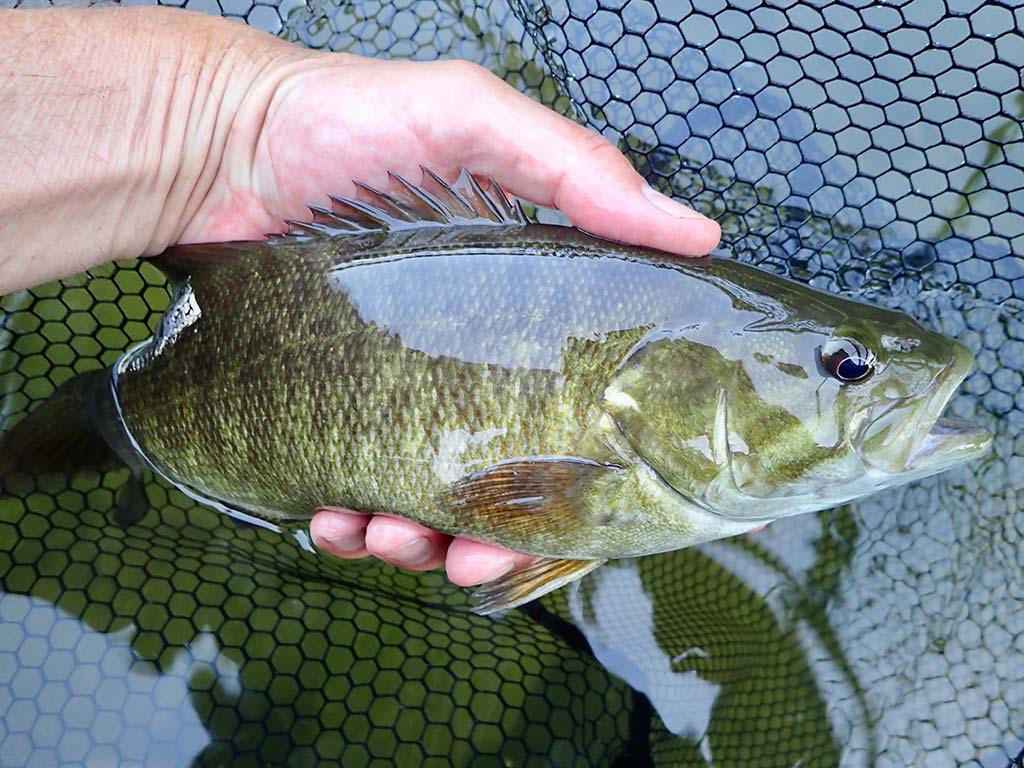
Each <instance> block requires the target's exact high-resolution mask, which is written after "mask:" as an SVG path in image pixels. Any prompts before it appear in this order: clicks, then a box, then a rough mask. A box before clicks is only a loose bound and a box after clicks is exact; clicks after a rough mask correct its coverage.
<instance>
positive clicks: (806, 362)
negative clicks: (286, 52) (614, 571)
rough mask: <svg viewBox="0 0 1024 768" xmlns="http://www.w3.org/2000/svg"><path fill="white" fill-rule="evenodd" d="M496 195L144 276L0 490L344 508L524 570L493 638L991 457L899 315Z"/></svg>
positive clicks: (933, 353)
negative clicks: (767, 530)
mask: <svg viewBox="0 0 1024 768" xmlns="http://www.w3.org/2000/svg"><path fill="white" fill-rule="evenodd" d="M486 184H487V188H486V189H485V187H484V186H483V183H482V182H481V181H478V180H477V178H476V177H475V176H474V175H473V174H472V173H470V172H469V171H468V170H466V169H462V170H461V172H460V174H459V175H458V177H457V178H456V179H455V180H454V181H451V182H448V181H446V180H444V179H442V178H441V177H440V176H438V175H436V174H434V173H433V172H431V171H430V170H429V169H426V168H424V169H423V180H422V182H420V183H418V184H414V183H412V182H410V181H408V180H406V179H405V178H403V177H401V176H399V175H397V174H389V181H388V184H387V185H385V187H384V189H377V188H374V187H372V186H370V185H368V184H364V183H361V182H356V183H355V187H356V190H357V191H356V193H355V194H353V195H352V196H350V197H331V198H330V200H331V205H330V207H329V208H325V207H319V206H311V207H310V211H311V214H312V220H311V221H306V222H300V221H289V222H288V225H289V229H288V230H287V231H286V232H284V233H282V234H279V235H271V236H268V237H267V239H264V240H253V241H236V242H227V243H208V244H192V245H179V246H174V247H171V248H169V249H168V250H166V251H165V252H164V253H162V254H161V255H159V256H156V257H154V259H153V261H154V263H155V264H156V265H157V267H159V268H160V269H161V270H162V271H163V272H165V273H166V274H167V275H168V277H169V279H170V282H171V285H172V286H173V293H172V301H171V305H170V308H169V309H168V311H167V312H166V314H165V315H164V317H163V318H162V320H161V321H160V323H159V327H158V328H157V329H156V331H155V332H154V334H153V336H152V337H151V338H150V339H148V340H147V341H145V342H143V343H142V344H141V345H139V346H137V347H134V348H132V349H130V350H129V351H127V352H126V353H125V354H124V355H122V356H121V357H120V359H119V360H118V361H117V362H116V364H115V365H114V366H113V367H112V368H111V369H109V370H99V371H90V372H88V373H85V374H80V375H79V376H77V377H75V378H72V379H70V380H69V381H68V382H66V383H65V384H63V385H62V386H61V387H60V388H58V390H57V391H55V393H54V394H53V395H52V396H51V397H50V398H49V399H48V400H47V401H45V402H44V403H43V404H42V405H41V406H40V407H38V408H37V409H36V410H35V411H33V412H32V413H31V414H29V416H28V417H26V418H24V419H23V420H22V421H20V422H18V423H17V424H16V425H15V426H14V427H13V428H12V429H11V430H10V431H8V432H7V434H6V435H4V436H3V438H2V439H0V478H2V480H3V482H4V489H5V491H6V492H10V491H9V489H10V488H12V487H14V486H12V485H11V482H12V480H11V478H17V477H18V476H19V473H21V475H22V476H23V475H24V474H25V473H28V474H29V475H32V474H42V473H48V472H56V473H66V474H74V473H78V472H83V471H91V472H104V471H109V470H110V469H113V468H117V467H124V466H127V467H128V468H130V469H131V470H132V477H133V481H129V483H128V484H127V485H126V486H125V489H123V491H122V497H121V498H119V499H118V507H119V512H118V519H119V522H121V523H122V524H129V523H130V522H131V521H132V520H133V519H137V518H138V517H139V516H140V515H142V514H145V512H146V510H147V509H148V506H149V505H148V501H147V499H146V496H145V490H144V487H143V485H142V482H141V478H142V477H143V474H144V473H145V472H147V471H150V472H155V473H156V474H157V475H159V476H161V477H162V478H164V479H165V480H166V481H168V482H169V483H171V484H173V485H174V486H176V487H178V488H180V489H182V490H183V491H184V492H186V493H187V494H189V495H190V496H192V497H193V498H195V499H198V500H200V501H203V502H206V503H208V504H211V505H213V506H215V507H216V508H218V509H221V510H223V511H225V512H227V513H228V514H231V515H233V516H235V517H238V518H240V519H244V520H247V521H249V522H254V523H256V524H260V525H265V526H268V527H273V528H276V529H279V530H283V531H287V530H302V529H303V528H304V527H305V526H308V521H309V520H310V519H311V517H312V514H313V512H314V510H315V509H317V508H319V507H324V506H333V507H345V508H349V509H354V510H359V511H364V512H374V513H387V514H391V515H397V516H400V517H403V518H407V519H409V520H413V521H416V522H418V523H421V524H423V525H426V526H429V527H431V528H433V529H436V530H439V531H441V532H443V533H446V534H450V535H458V536H465V537H470V538H474V539H478V540H481V541H485V542H490V543H494V544H497V545H500V546H503V547H507V548H509V549H513V550H517V551H520V552H524V553H527V554H531V555H535V556H537V558H538V560H537V561H536V562H535V563H534V564H532V565H530V566H528V567H526V568H525V569H522V570H519V571H517V572H515V573H512V574H508V575H505V576H503V577H501V578H498V579H496V580H494V581H492V582H489V583H487V584H485V585H483V586H482V587H481V588H480V590H479V591H478V592H477V593H476V597H477V600H478V602H477V603H476V605H475V608H474V610H476V611H477V612H478V613H482V614H485V615H486V614H491V613H495V612H498V611H502V610H506V609H508V608H511V607H515V606H518V605H521V604H523V603H525V602H528V601H530V600H533V599H535V598H536V597H539V596H540V595H542V594H545V593H547V592H549V591H551V590H553V589H557V588H559V587H561V586H563V585H565V584H568V583H570V582H572V581H575V580H577V579H579V578H581V577H582V576H584V575H585V574H586V573H588V572H590V571H592V570H593V569H595V568H597V567H599V566H600V565H601V564H603V563H605V562H606V561H608V560H609V559H614V558H627V557H638V556H643V555H650V554H654V553H658V552H665V551H671V550H675V549H680V548H683V547H688V546H692V545H695V544H699V543H702V542H706V541H710V540H714V539H719V538H723V537H727V536H733V535H737V534H742V533H745V532H748V531H751V530H754V529H757V528H759V527H761V526H763V525H765V524H767V523H769V522H771V521H773V520H776V519H779V518H782V517H786V516H790V515H796V514H801V513H809V512H815V511H819V510H823V509H828V508H831V507H835V506H837V505H840V504H844V503H847V502H850V501H853V500H856V499H859V498H862V497H864V496H866V495H869V494H872V493H875V492H878V491H881V490H883V489H886V488H891V487H894V486H898V485H901V484H904V483H908V482H911V481H913V480H917V479H919V478H923V477H926V476H929V475H933V474H935V473H938V472H942V471H944V470H947V469H949V468H951V467H954V466H957V465H960V464H963V463H965V462H969V461H972V460H974V459H977V458H979V457H981V456H983V455H984V454H985V453H986V452H987V451H988V450H989V448H990V446H991V442H992V437H991V435H990V433H989V432H988V431H987V430H986V429H984V428H982V427H980V426H976V425H973V424H970V423H968V422H965V421H961V420H957V419H952V418H946V417H944V416H943V415H942V414H943V412H944V410H945V409H946V406H947V403H948V401H949V400H950V398H951V397H952V396H953V395H954V393H955V392H956V391H957V388H958V387H959V385H960V383H961V382H962V381H963V379H964V378H965V377H966V376H967V374H968V373H969V372H970V370H971V368H972V365H973V356H972V354H971V353H970V351H969V350H968V349H967V348H966V347H965V346H964V345H962V344H960V343H959V342H957V341H955V340H953V339H950V338H947V337H945V336H943V335H941V334H939V333H936V332H934V331H931V330H929V329H927V328H925V327H924V326H922V325H921V324H920V323H918V322H917V321H916V320H915V319H913V318H911V317H910V316H908V315H906V314H904V313H901V312H898V311H894V310H891V309H886V308H883V307H880V306H875V305H871V304H868V303H864V302H861V301H857V300H854V299H850V298H846V297H842V296H838V295H831V294H828V293H825V292H822V291H819V290H816V289H814V288H812V287H809V286H807V285H804V284H800V283H797V282H794V281H792V280H789V279H786V278H784V277H782V276H780V275H777V274H774V273H771V272H768V271H765V270H762V269H759V268H757V267H754V266H750V265H748V264H744V263H741V262H739V261H736V260H733V259H728V258H704V259H680V258H675V257H672V256H671V255H669V254H667V253H663V252H659V251H654V250H651V249H648V248H643V247H638V246H632V245H627V244H623V243H619V242H614V241H611V240H606V239H601V238H598V237H596V236H593V235H590V234H587V233H585V232H582V231H580V230H578V229H575V228H573V227H569V226H561V225H550V224H540V223H536V222H532V221H530V220H529V219H528V217H527V216H526V214H525V213H524V210H523V208H522V206H521V205H520V204H519V203H518V202H517V201H515V200H514V199H510V198H509V196H508V195H506V194H505V192H504V191H503V190H502V189H501V188H500V187H499V186H498V184H497V183H496V182H494V181H493V180H489V181H488V182H486Z"/></svg>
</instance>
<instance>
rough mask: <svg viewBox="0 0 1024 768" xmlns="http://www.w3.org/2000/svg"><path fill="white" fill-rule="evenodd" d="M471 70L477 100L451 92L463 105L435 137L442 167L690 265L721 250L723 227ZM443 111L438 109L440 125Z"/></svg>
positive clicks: (600, 141) (604, 144) (584, 133)
mask: <svg viewBox="0 0 1024 768" xmlns="http://www.w3.org/2000/svg"><path fill="white" fill-rule="evenodd" d="M463 66H465V65H463ZM467 70H468V72H469V73H470V74H467V75H463V76H462V77H463V78H464V79H467V80H469V81H470V83H469V85H468V89H469V90H470V91H471V92H472V91H475V93H472V95H469V96H467V88H459V89H448V91H449V92H450V93H451V94H453V97H454V94H455V93H456V92H457V93H458V96H457V101H453V103H452V104H450V105H448V107H447V115H448V117H447V118H446V119H445V120H444V121H442V127H440V128H438V129H436V130H435V131H434V132H433V133H432V134H430V138H433V139H434V141H433V142H432V146H431V150H430V153H429V154H431V155H433V156H435V157H440V158H443V159H442V163H443V164H444V165H446V166H450V167H452V166H456V167H457V166H458V165H466V166H467V167H469V168H471V169H472V170H473V171H474V173H478V174H481V175H485V174H486V175H490V176H493V177H494V178H495V179H496V180H497V181H498V183H500V184H502V185H503V186H505V187H506V188H507V189H508V191H510V192H512V193H514V194H517V195H519V196H522V197H525V198H526V199H528V200H531V201H532V202H535V203H537V204H539V205H545V206H550V207H554V208H557V209H559V210H560V211H562V213H564V214H565V215H566V216H567V217H568V218H569V219H570V220H571V221H572V223H573V224H575V225H576V226H578V227H580V228H581V229H585V230H587V231H588V232H592V233H594V234H597V235H601V236H603V237H608V238H612V239H615V240H620V241H623V242H627V243H632V244H635V245H645V246H649V247H653V248H659V249H662V250H665V251H669V252H671V253H677V254H680V255H683V256H701V255H704V254H706V253H708V252H709V251H711V250H712V249H713V248H714V247H715V246H716V245H717V244H718V241H719V239H720V237H721V229H720V227H719V226H718V224H717V223H715V222H714V221H711V220H710V219H707V218H705V217H704V216H702V215H701V214H699V213H697V212H695V211H693V210H692V209H691V208H689V207H687V206H685V205H683V204H682V203H679V202H676V201H673V200H670V199H669V198H667V197H665V196H664V195H662V194H661V193H659V192H656V191H655V190H653V189H651V188H650V187H649V186H648V184H647V182H646V181H645V180H644V178H643V177H642V176H641V175H640V174H639V173H637V172H636V170H635V169H634V168H633V166H632V165H631V164H630V162H629V161H628V160H627V159H626V158H625V156H623V154H622V153H621V152H619V150H618V149H616V148H615V147H614V146H613V145H612V144H611V143H609V142H608V141H607V140H605V139H604V138H603V137H602V136H600V135H599V134H597V133H594V132H593V131H590V130H588V129H586V128H584V127H583V126H580V125H578V124H577V123H574V122H573V121H571V120H569V119H567V118H564V117H562V116H561V115H559V114H557V113H555V112H553V111H551V110H550V109H548V108H547V107H544V106H542V105H541V104H539V103H537V102H535V101H533V100H532V99H530V98H529V97H527V96H525V95H523V94H521V93H519V92H518V91H516V90H515V89H514V88H512V87H511V86H509V85H507V84H505V83H504V82H502V81H501V80H499V79H498V78H497V77H494V76H492V75H490V74H488V73H486V71H485V70H482V69H479V68H477V69H470V68H467ZM472 73H477V74H472ZM428 101H429V100H428ZM437 107H438V105H437V103H436V102H434V104H433V107H432V108H433V110H434V119H435V120H436V115H437ZM420 119H421V120H426V119H427V117H426V115H423V116H422V117H421V118H420ZM453 134H454V135H453Z"/></svg>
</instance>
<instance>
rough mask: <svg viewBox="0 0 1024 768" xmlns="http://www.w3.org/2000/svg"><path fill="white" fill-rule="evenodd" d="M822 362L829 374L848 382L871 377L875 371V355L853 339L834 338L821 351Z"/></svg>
mask: <svg viewBox="0 0 1024 768" xmlns="http://www.w3.org/2000/svg"><path fill="white" fill-rule="evenodd" d="M821 363H822V365H823V366H824V367H825V370H826V371H828V374H829V376H831V377H832V378H834V379H838V380H839V381H842V382H844V383H847V384H856V383H859V382H861V381H866V380H867V379H869V378H871V374H873V373H874V372H875V364H876V361H875V356H874V355H873V354H872V353H871V351H870V350H869V349H868V348H867V347H865V346H864V345H863V344H860V343H858V342H856V341H853V340H852V339H834V340H832V341H830V342H829V343H828V344H827V345H826V346H825V348H824V349H822V351H821Z"/></svg>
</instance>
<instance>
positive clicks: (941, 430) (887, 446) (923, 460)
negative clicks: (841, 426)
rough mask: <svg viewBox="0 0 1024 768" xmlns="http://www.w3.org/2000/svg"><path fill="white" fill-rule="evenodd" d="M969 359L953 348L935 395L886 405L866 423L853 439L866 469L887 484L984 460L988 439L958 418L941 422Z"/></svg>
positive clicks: (966, 352) (981, 430) (957, 347)
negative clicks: (905, 404) (907, 404)
mask: <svg viewBox="0 0 1024 768" xmlns="http://www.w3.org/2000/svg"><path fill="white" fill-rule="evenodd" d="M973 363H974V358H973V355H971V353H970V351H969V350H968V349H967V348H966V347H964V346H963V345H962V344H955V345H954V347H953V354H952V356H951V359H950V361H949V363H948V364H947V365H946V367H945V368H943V369H942V371H940V372H939V374H938V376H936V380H935V384H936V386H935V392H934V394H933V395H932V396H931V397H930V398H928V399H927V400H925V401H923V402H921V403H920V404H918V405H916V406H912V407H909V408H908V407H901V405H900V404H896V405H895V406H893V405H891V404H888V405H886V406H885V408H884V412H883V413H882V414H881V415H880V416H879V417H878V418H875V419H872V418H870V416H869V418H868V419H867V420H866V423H865V424H864V426H863V427H862V428H861V430H860V432H859V434H858V435H857V437H856V438H855V440H856V442H857V445H856V449H857V453H858V455H859V456H860V458H861V460H862V461H863V462H864V464H865V466H866V467H867V468H868V469H869V471H870V470H874V471H875V472H881V473H883V474H885V475H889V476H890V478H891V479H890V482H888V483H885V484H886V485H892V484H896V483H902V482H907V481H909V480H913V479H917V478H921V477H927V476H929V475H934V474H937V473H938V472H942V471H944V470H947V469H950V468H952V467H955V466H957V465H959V464H964V463H966V462H969V461H973V460H974V459H977V458H980V457H982V456H984V455H985V454H986V453H988V451H989V450H990V449H991V447H992V434H991V433H990V432H989V431H988V430H987V429H985V428H984V427H980V426H977V425H974V424H971V423H969V422H966V421H962V420H960V419H952V418H946V417H943V416H942V415H941V414H942V413H943V411H945V409H946V407H947V405H948V404H949V401H950V400H951V399H952V397H953V395H954V394H955V393H956V391H957V389H958V388H959V386H960V384H961V383H962V382H963V380H964V379H965V378H966V377H967V374H968V373H970V370H971V367H972V366H973Z"/></svg>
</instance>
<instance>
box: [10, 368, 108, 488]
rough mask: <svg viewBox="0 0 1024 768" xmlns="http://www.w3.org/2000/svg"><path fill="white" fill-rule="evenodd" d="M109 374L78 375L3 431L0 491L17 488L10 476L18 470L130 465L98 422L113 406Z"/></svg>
mask: <svg viewBox="0 0 1024 768" xmlns="http://www.w3.org/2000/svg"><path fill="white" fill-rule="evenodd" d="M109 377H110V372H109V371H105V370H102V371H89V372H87V373H83V374H81V375H79V376H76V377H75V378H73V379H71V380H70V381H67V382H65V383H64V384H63V385H61V386H60V387H59V388H58V389H57V391H56V392H54V393H53V395H51V396H50V398H49V399H48V400H46V401H45V402H44V403H43V404H42V405H41V406H39V407H38V408H36V410H34V411H33V412H32V413H30V414H29V415H28V416H27V417H25V418H24V419H22V420H21V421H19V422H18V423H17V424H15V425H14V428H13V429H11V430H10V431H9V432H7V433H6V434H5V435H2V436H0V494H3V495H5V494H7V493H9V492H10V491H11V490H12V488H11V487H10V485H11V484H10V483H9V479H12V476H13V475H15V474H17V473H25V474H27V475H43V474H52V473H58V474H63V475H73V474H77V473H78V472H90V471H91V472H106V471H109V470H111V469H115V468H117V467H119V466H124V465H123V464H122V463H121V462H120V461H119V460H118V458H117V455H116V454H115V453H114V451H113V450H112V449H111V447H110V446H109V445H108V444H107V443H106V442H105V441H104V440H103V438H102V437H100V435H99V432H98V431H97V429H96V427H95V424H96V419H97V418H102V417H103V415H105V414H109V413H110V411H111V408H110V407H109V405H112V403H111V402H110V398H111V394H110V389H109V388H110V378H109Z"/></svg>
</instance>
